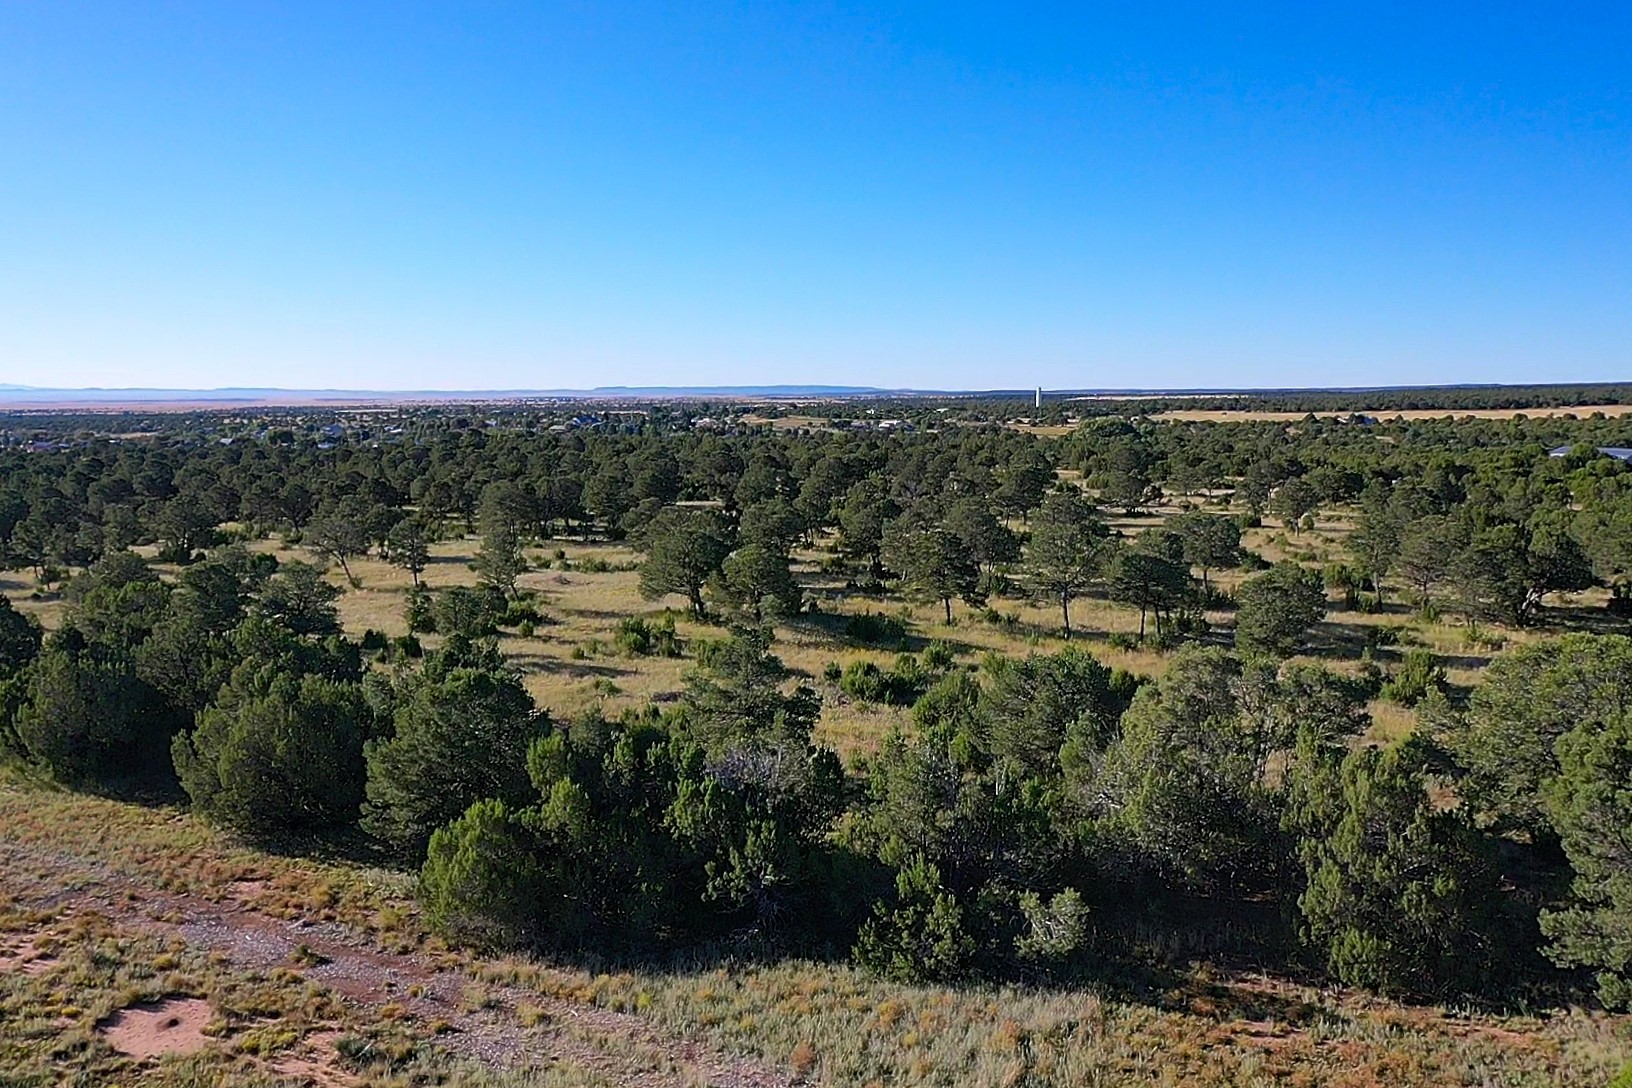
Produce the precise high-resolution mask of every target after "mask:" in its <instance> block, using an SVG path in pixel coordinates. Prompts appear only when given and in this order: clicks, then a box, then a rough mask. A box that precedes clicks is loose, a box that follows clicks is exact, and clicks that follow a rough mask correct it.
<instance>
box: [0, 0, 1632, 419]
mask: <svg viewBox="0 0 1632 1088" xmlns="http://www.w3.org/2000/svg"><path fill="white" fill-rule="evenodd" d="M1227 9H1229V10H1227ZM1597 379H1632V5H1629V4H1627V3H1626V2H1625V0H1619V2H1616V3H1604V4H1569V3H1556V4H1534V3H1532V4H1523V5H1519V4H1504V3H1499V2H1492V3H1484V4H1471V3H1469V4H1436V3H1422V2H1421V0H1418V2H1415V3H1410V4H1389V3H1369V4H1349V5H1333V4H1310V3H1299V4H1290V3H1289V4H1284V5H1267V4H1241V5H1231V4H1217V3H1209V4H1185V3H1169V4H1117V5H1092V4H1060V5H1057V6H1056V5H1032V4H1024V3H1013V2H1011V3H1007V4H994V5H990V6H979V7H977V6H971V5H962V4H957V3H941V4H925V5H921V6H919V5H871V6H860V5H844V4H840V5H835V4H823V3H800V4H773V3H756V4H727V3H706V2H692V3H677V4H672V5H657V4H626V3H618V2H615V0H596V2H589V3H561V4H522V3H515V4H502V3H480V2H474V0H473V2H467V3H461V4H451V3H450V4H420V3H410V2H404V0H397V2H392V3H382V4H378V5H370V4H360V3H358V4H354V3H334V2H326V3H312V4H301V3H277V4H255V3H247V2H246V3H237V2H234V3H185V4H184V3H174V4H163V5H158V4H147V3H140V2H136V0H120V2H118V3H104V4H83V3H73V2H69V0H51V2H32V0H0V382H16V383H23V384H32V385H51V386H65V385H67V386H78V385H148V386H183V387H212V386H223V385H269V386H282V387H288V388H295V387H306V388H309V387H342V388H375V389H403V388H410V389H434V388H441V389H480V388H545V387H562V386H569V387H583V386H591V385H601V384H618V383H621V384H726V383H731V384H747V383H753V384H761V383H771V382H796V383H817V382H819V383H834V384H859V385H886V386H912V387H919V388H993V387H1008V388H1013V387H1028V386H1031V385H1036V384H1042V385H1045V386H1048V387H1050V388H1067V387H1072V388H1075V387H1188V386H1208V387H1215V386H1265V385H1334V384H1336V385H1362V384H1407V383H1423V382H1455V381H1564V380H1597Z"/></svg>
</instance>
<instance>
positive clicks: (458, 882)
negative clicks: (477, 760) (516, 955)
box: [419, 799, 539, 948]
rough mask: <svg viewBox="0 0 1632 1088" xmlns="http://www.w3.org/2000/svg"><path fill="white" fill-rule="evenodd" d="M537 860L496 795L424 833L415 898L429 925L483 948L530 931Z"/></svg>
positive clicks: (510, 943) (509, 943)
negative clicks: (425, 844)
mask: <svg viewBox="0 0 1632 1088" xmlns="http://www.w3.org/2000/svg"><path fill="white" fill-rule="evenodd" d="M538 883H539V880H538V867H537V862H536V861H535V859H534V857H533V852H532V843H531V836H530V835H529V834H528V833H527V831H526V829H525V828H524V827H523V825H522V822H521V819H520V817H519V816H518V815H516V814H513V813H512V812H511V811H510V810H509V809H508V808H507V807H506V806H505V804H504V802H503V801H498V800H491V799H490V800H486V801H477V802H476V803H475V804H473V805H471V806H470V808H469V809H467V810H466V812H465V814H464V815H463V816H461V817H459V818H458V819H457V820H454V821H453V822H452V823H450V824H448V825H447V826H446V827H444V828H441V829H439V830H438V831H436V833H435V834H433V835H432V836H431V842H430V846H429V848H428V849H427V851H426V856H425V865H424V867H423V868H422V869H421V870H420V874H419V897H420V902H421V903H422V904H423V905H424V909H425V920H426V921H427V922H429V923H430V925H431V928H433V929H435V930H437V931H438V932H440V933H442V934H443V935H444V936H447V937H449V938H451V939H453V940H455V941H458V942H461V943H468V944H474V945H478V946H481V947H485V948H509V947H515V946H516V945H518V944H521V943H522V942H523V941H524V940H525V939H526V937H527V935H528V934H529V932H530V931H531V929H532V920H533V916H534V909H535V908H534V902H535V900H536V898H537V895H536V886H537V884H538Z"/></svg>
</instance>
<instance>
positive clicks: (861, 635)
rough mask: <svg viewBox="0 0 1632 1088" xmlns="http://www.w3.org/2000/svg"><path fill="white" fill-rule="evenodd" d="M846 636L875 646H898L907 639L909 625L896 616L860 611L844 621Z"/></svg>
mask: <svg viewBox="0 0 1632 1088" xmlns="http://www.w3.org/2000/svg"><path fill="white" fill-rule="evenodd" d="M844 637H845V638H848V639H853V640H855V641H856V642H865V643H868V644H870V645H874V646H896V645H900V644H901V643H902V642H904V641H906V638H907V625H906V623H905V621H903V620H901V619H899V618H898V617H895V616H886V615H884V614H882V613H878V612H860V613H857V614H856V615H854V616H851V617H849V618H848V619H846V620H845V621H844Z"/></svg>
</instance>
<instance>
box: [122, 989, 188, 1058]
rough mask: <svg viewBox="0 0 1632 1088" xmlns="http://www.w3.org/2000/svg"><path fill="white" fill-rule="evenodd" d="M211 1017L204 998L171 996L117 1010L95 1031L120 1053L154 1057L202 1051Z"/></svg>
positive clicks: (134, 1056) (138, 1056)
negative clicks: (206, 1028)
mask: <svg viewBox="0 0 1632 1088" xmlns="http://www.w3.org/2000/svg"><path fill="white" fill-rule="evenodd" d="M214 1018H215V1010H214V1009H212V1008H210V1003H209V1002H208V1001H205V1000H204V999H203V998H199V997H170V998H165V999H164V1000H163V1001H154V1002H149V1003H147V1004H144V1005H132V1006H131V1007H130V1008H128V1009H120V1010H119V1011H118V1012H116V1013H114V1014H113V1015H112V1016H110V1017H108V1018H107V1019H106V1020H104V1021H103V1022H102V1023H100V1024H98V1025H97V1029H96V1030H97V1034H99V1035H101V1036H102V1038H103V1039H105V1040H106V1041H107V1044H108V1045H109V1046H111V1047H113V1049H115V1050H117V1051H118V1052H119V1053H121V1054H128V1055H130V1056H131V1057H132V1058H157V1057H159V1056H160V1055H162V1054H191V1053H193V1052H194V1051H198V1050H202V1049H204V1048H205V1047H206V1046H208V1045H209V1043H210V1037H209V1036H208V1035H206V1034H204V1029H205V1027H207V1026H208V1025H209V1023H210V1021H211V1020H213V1019H214Z"/></svg>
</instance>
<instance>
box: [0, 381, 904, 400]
mask: <svg viewBox="0 0 1632 1088" xmlns="http://www.w3.org/2000/svg"><path fill="white" fill-rule="evenodd" d="M890 392H903V393H904V392H908V391H907V390H886V389H877V388H873V387H871V386H856V385H699V386H656V385H650V386H646V385H641V386H636V385H606V386H597V387H595V388H593V389H463V390H451V389H391V390H386V389H273V388H259V387H249V386H243V387H238V386H232V387H227V388H222V389H154V388H145V387H130V388H119V389H107V388H97V387H93V388H84V389H52V388H46V387H42V386H33V385H15V384H10V383H0V403H4V404H29V403H49V404H75V403H84V404H107V403H118V404H136V403H196V402H212V403H213V402H222V403H240V404H243V403H248V404H312V403H335V402H349V403H357V402H384V403H389V402H399V401H490V400H517V399H537V398H548V397H563V398H565V397H582V398H585V399H590V398H624V397H855V396H878V395H881V394H885V393H890Z"/></svg>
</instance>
